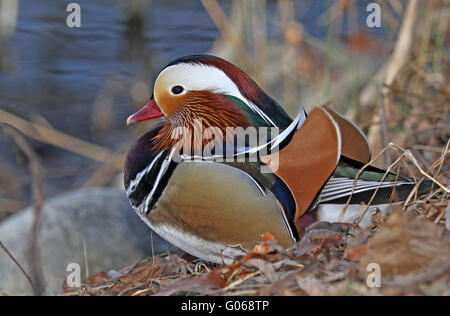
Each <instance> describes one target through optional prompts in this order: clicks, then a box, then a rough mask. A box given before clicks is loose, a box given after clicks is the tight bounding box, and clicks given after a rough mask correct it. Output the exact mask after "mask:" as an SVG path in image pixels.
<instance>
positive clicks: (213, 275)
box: [155, 268, 227, 296]
mask: <svg viewBox="0 0 450 316" xmlns="http://www.w3.org/2000/svg"><path fill="white" fill-rule="evenodd" d="M223 273H224V269H223V268H221V269H215V270H213V271H210V272H208V273H207V274H205V275H204V276H201V277H197V278H190V279H184V280H180V281H177V282H175V284H173V285H171V286H169V287H167V288H165V289H163V290H162V291H159V292H158V293H156V294H155V296H170V295H172V294H174V293H176V292H179V291H190V292H195V293H205V292H208V291H210V290H212V289H219V288H223V287H225V285H226V283H227V282H226V279H225V278H224V276H223Z"/></svg>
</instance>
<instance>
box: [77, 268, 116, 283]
mask: <svg viewBox="0 0 450 316" xmlns="http://www.w3.org/2000/svg"><path fill="white" fill-rule="evenodd" d="M109 281H110V280H109V278H108V277H107V275H106V273H105V272H103V271H101V272H97V273H95V274H92V275H91V276H89V277H88V278H87V279H86V280H85V281H84V282H83V284H87V285H99V284H102V283H107V282H109Z"/></svg>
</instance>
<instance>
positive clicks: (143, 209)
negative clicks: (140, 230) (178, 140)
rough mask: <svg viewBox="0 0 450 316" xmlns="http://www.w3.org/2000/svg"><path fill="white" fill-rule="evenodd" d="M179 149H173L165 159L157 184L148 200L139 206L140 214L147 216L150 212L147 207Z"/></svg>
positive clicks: (154, 185)
mask: <svg viewBox="0 0 450 316" xmlns="http://www.w3.org/2000/svg"><path fill="white" fill-rule="evenodd" d="M176 149H177V147H174V148H172V151H171V152H170V155H169V156H168V157H167V158H165V159H164V162H163V163H162V165H161V168H160V169H159V173H158V176H157V178H156V181H155V183H154V184H153V188H152V191H151V192H150V194H149V195H148V196H147V198H146V199H145V200H144V201H143V202H142V203H141V205H139V207H138V209H139V211H140V212H143V214H147V213H148V212H149V211H150V210H148V209H147V205H148V203H149V202H150V200H151V198H152V197H153V193H155V190H156V188H157V187H158V184H159V181H160V180H161V177H162V176H163V175H164V174H165V173H166V171H167V168H168V167H169V165H170V162H171V161H172V156H173V154H174V152H175V150H176Z"/></svg>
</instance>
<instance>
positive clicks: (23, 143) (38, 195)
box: [2, 125, 45, 296]
mask: <svg viewBox="0 0 450 316" xmlns="http://www.w3.org/2000/svg"><path fill="white" fill-rule="evenodd" d="M2 131H3V133H4V134H5V135H7V136H9V137H10V138H11V139H12V140H13V141H14V143H15V144H16V146H17V147H18V148H19V149H20V151H21V152H23V153H24V154H25V156H26V157H27V159H28V167H29V169H30V171H31V187H32V191H33V201H34V222H33V226H32V228H31V243H30V247H29V251H28V259H29V264H30V267H31V275H32V277H33V280H34V284H35V287H34V293H35V295H37V296H39V295H41V294H42V291H43V284H42V280H43V278H42V271H41V264H40V259H39V256H38V251H37V240H38V235H39V228H40V224H41V217H42V208H43V206H44V200H45V197H44V187H43V183H42V169H41V164H40V161H39V157H38V156H37V155H36V153H35V152H34V150H33V148H31V146H30V144H28V142H27V140H26V139H25V137H23V136H22V135H21V134H20V133H19V132H17V131H16V130H15V129H14V128H12V127H10V126H6V125H3V126H2Z"/></svg>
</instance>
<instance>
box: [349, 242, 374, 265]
mask: <svg viewBox="0 0 450 316" xmlns="http://www.w3.org/2000/svg"><path fill="white" fill-rule="evenodd" d="M368 252H369V245H361V246H359V247H355V248H352V249H348V250H347V254H346V258H347V259H348V260H350V261H359V260H361V258H362V257H364V256H365V255H367V253H368Z"/></svg>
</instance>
